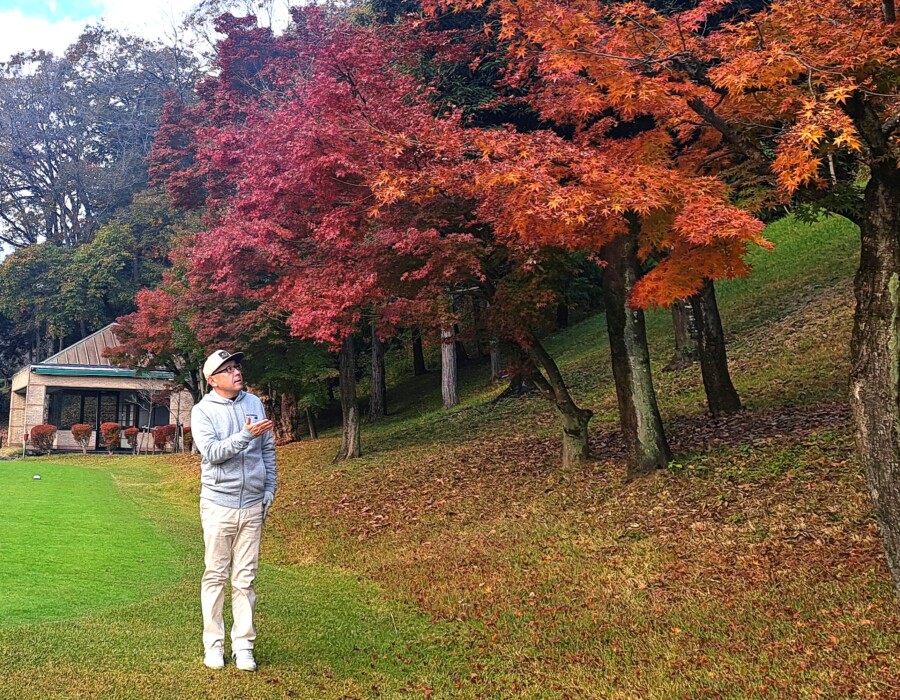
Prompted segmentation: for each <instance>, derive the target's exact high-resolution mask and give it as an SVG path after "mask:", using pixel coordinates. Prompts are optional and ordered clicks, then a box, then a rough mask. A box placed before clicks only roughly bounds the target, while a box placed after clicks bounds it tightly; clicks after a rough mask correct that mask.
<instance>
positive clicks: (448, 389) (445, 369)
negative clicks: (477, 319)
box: [441, 327, 459, 408]
mask: <svg viewBox="0 0 900 700" xmlns="http://www.w3.org/2000/svg"><path fill="white" fill-rule="evenodd" d="M453 337H454V335H453V329H452V327H444V328H442V329H441V395H442V396H443V399H444V408H453V407H454V406H455V405H456V404H458V403H459V395H458V394H457V393H456V342H455V341H454V340H453Z"/></svg>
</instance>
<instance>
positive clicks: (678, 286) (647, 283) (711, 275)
mask: <svg viewBox="0 0 900 700" xmlns="http://www.w3.org/2000/svg"><path fill="white" fill-rule="evenodd" d="M746 252H747V242H746V241H740V240H739V241H735V242H729V243H720V244H719V245H715V246H690V245H687V244H685V243H683V242H679V243H677V244H676V245H675V247H674V248H673V249H672V250H671V252H670V253H669V255H668V257H666V258H665V259H664V260H663V261H662V262H661V263H660V264H659V265H657V266H656V267H655V268H653V269H652V270H651V271H650V272H648V273H647V274H645V275H644V276H643V277H642V278H641V279H640V280H639V281H638V282H637V284H635V286H634V290H633V291H632V293H631V303H632V304H633V305H634V306H636V307H639V308H643V307H647V306H651V305H654V304H658V305H661V306H667V305H668V304H670V303H672V302H673V301H675V300H676V299H685V298H687V297H689V296H691V295H693V294H695V293H696V292H697V291H699V289H700V287H702V286H703V282H704V280H706V279H729V278H732V277H740V276H743V275H746V274H747V273H748V272H749V271H750V269H749V267H748V266H747V263H746V262H744V255H745V254H746Z"/></svg>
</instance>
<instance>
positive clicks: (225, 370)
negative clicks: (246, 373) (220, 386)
mask: <svg viewBox="0 0 900 700" xmlns="http://www.w3.org/2000/svg"><path fill="white" fill-rule="evenodd" d="M240 371H241V366H240V365H231V366H230V367H223V368H222V369H218V370H216V371H215V372H213V373H212V374H211V375H209V376H210V377H215V376H216V375H217V374H234V373H235V372H240Z"/></svg>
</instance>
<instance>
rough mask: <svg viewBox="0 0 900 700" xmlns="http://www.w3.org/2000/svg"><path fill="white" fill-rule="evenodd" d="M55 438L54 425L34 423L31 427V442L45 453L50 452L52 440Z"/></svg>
mask: <svg viewBox="0 0 900 700" xmlns="http://www.w3.org/2000/svg"><path fill="white" fill-rule="evenodd" d="M54 440H56V426H55V425H48V424H46V423H45V424H43V425H36V426H34V427H33V428H32V429H31V444H32V445H34V446H35V447H36V448H37V449H38V450H40V451H41V452H44V453H45V454H50V450H52V449H53V441H54Z"/></svg>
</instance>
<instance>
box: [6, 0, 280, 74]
mask: <svg viewBox="0 0 900 700" xmlns="http://www.w3.org/2000/svg"><path fill="white" fill-rule="evenodd" d="M296 2H297V0H294V2H293V3H292V2H290V0H275V2H274V3H273V17H272V20H273V25H274V26H276V27H284V26H286V24H287V20H288V10H287V8H288V6H289V5H291V4H296ZM196 3H197V0H92V1H91V2H90V4H91V5H92V6H93V7H95V8H96V10H95V12H94V14H93V15H92V16H90V17H86V18H84V19H80V20H73V19H68V18H66V19H59V20H54V21H50V20H48V19H44V18H40V17H31V16H26V15H24V14H23V13H22V12H21V11H20V10H9V11H0V61H5V60H6V59H8V58H9V57H10V56H12V55H13V54H15V53H18V52H20V51H30V50H32V49H44V50H47V51H52V52H53V53H55V54H61V53H62V52H63V51H64V50H65V49H66V48H67V47H68V46H69V45H70V44H71V43H72V42H74V41H75V39H76V38H77V37H78V35H79V34H80V32H81V30H82V29H84V27H86V26H87V25H89V24H97V23H98V22H103V24H105V25H106V26H108V27H110V28H112V29H118V30H120V31H125V32H129V33H132V34H137V35H139V36H143V37H147V38H148V39H165V38H167V37H171V36H172V33H173V28H174V27H176V26H177V25H178V24H179V22H180V21H181V20H182V18H183V17H184V15H185V14H186V13H187V12H188V11H189V10H191V9H192V8H193V7H194V5H195V4H196ZM55 5H56V3H55V2H53V1H52V0H51V2H50V6H51V9H52V8H53V7H54V6H55ZM235 14H241V12H239V11H236V12H235ZM260 20H261V21H262V22H264V23H266V24H267V23H268V18H267V17H261V18H260Z"/></svg>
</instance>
